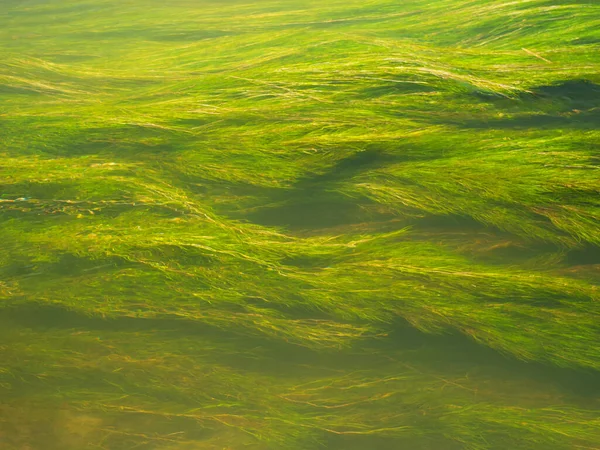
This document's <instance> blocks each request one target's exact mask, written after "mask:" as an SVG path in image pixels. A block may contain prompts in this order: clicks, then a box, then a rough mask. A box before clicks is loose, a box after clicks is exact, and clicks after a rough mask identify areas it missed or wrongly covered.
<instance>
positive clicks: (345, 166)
mask: <svg viewBox="0 0 600 450" xmlns="http://www.w3.org/2000/svg"><path fill="white" fill-rule="evenodd" d="M396 160H397V158H395V157H393V156H391V155H389V154H387V153H385V152H383V151H380V150H365V151H361V152H356V153H354V154H352V155H350V156H348V157H346V158H344V159H341V160H340V161H338V162H337V163H336V164H335V165H334V166H333V167H331V168H330V169H328V170H326V171H325V172H323V173H320V174H316V175H313V176H311V177H306V178H303V179H301V180H299V181H298V182H297V183H296V184H295V185H294V186H292V188H291V189H285V190H277V191H273V193H272V195H271V196H270V198H269V200H268V202H267V204H268V206H265V207H260V208H257V209H256V210H254V211H252V212H251V213H249V214H248V215H246V216H245V217H243V218H244V219H246V220H249V221H250V222H254V223H257V224H260V225H267V226H284V227H286V228H288V229H291V230H296V229H302V228H327V227H334V226H337V225H346V224H351V223H360V222H366V221H369V220H385V219H391V218H392V217H393V216H392V215H391V214H386V213H382V212H378V211H376V210H374V209H373V208H372V207H374V206H375V204H374V203H372V202H370V201H368V200H366V199H361V200H357V199H353V198H350V197H348V196H346V195H344V194H342V193H340V192H338V191H337V190H336V188H337V186H339V184H340V183H342V182H344V181H346V180H349V179H351V178H352V177H354V176H356V175H358V174H359V173H361V172H363V171H366V170H372V169H375V168H378V167H382V166H384V165H386V164H388V163H390V162H393V161H396ZM369 207H371V208H369Z"/></svg>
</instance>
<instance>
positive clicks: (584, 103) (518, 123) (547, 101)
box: [457, 80, 600, 129]
mask: <svg viewBox="0 0 600 450" xmlns="http://www.w3.org/2000/svg"><path fill="white" fill-rule="evenodd" d="M487 101H491V102H492V103H494V104H496V105H497V106H498V108H500V110H503V111H506V112H507V113H508V117H506V118H492V119H488V120H466V121H464V122H460V123H457V125H462V126H466V127H470V128H538V129H545V128H576V129H598V128H600V85H598V84H596V83H593V82H591V81H588V80H568V81H564V82H561V83H557V84H553V85H546V86H538V87H536V88H532V89H530V91H529V92H526V93H523V94H521V95H520V96H519V97H518V98H517V99H516V100H514V99H504V98H498V99H492V98H488V99H487ZM515 102H518V103H515ZM516 106H518V109H517V112H516V113H513V111H512V110H513V109H514V108H515V107H516Z"/></svg>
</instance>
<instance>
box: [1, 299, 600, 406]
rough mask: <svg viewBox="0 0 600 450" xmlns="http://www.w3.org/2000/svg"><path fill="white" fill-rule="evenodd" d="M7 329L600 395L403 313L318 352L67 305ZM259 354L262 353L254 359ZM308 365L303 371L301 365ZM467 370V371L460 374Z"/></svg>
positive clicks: (577, 378)
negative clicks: (410, 368)
mask: <svg viewBox="0 0 600 450" xmlns="http://www.w3.org/2000/svg"><path fill="white" fill-rule="evenodd" d="M0 323H2V324H3V328H5V329H9V328H10V327H25V328H30V329H34V330H36V331H39V332H42V333H43V332H44V331H45V330H70V331H73V332H78V331H86V332H91V333H94V332H98V333H100V332H104V331H106V332H113V333H114V332H126V333H136V332H150V333H152V334H154V335H156V337H157V338H158V339H161V336H162V337H163V338H165V339H181V338H190V339H198V338H202V339H204V340H208V341H211V340H213V341H214V342H217V343H219V344H224V345H227V344H231V345H232V346H233V347H234V348H235V352H234V353H231V354H227V353H221V354H215V353H214V352H213V353H212V354H211V357H213V358H215V359H217V360H219V361H220V362H221V363H224V364H227V365H229V366H231V367H237V368H238V369H241V370H245V371H256V372H267V373H268V372H273V373H277V374H279V375H281V374H283V373H286V371H288V370H289V371H290V373H298V371H299V370H307V371H308V373H310V374H312V375H314V373H315V371H318V370H325V371H328V370H331V371H334V372H335V371H337V370H339V369H350V370H361V369H365V368H367V367H369V368H372V367H377V366H381V365H386V364H388V363H389V361H390V355H392V356H393V355H401V358H405V357H406V355H408V354H410V355H411V356H410V361H411V362H412V363H413V364H419V366H420V367H429V368H431V370H433V371H434V372H438V371H439V372H441V373H449V371H450V372H452V371H457V370H458V371H459V372H460V371H464V370H473V371H474V372H477V371H479V370H483V371H484V372H486V373H487V372H489V373H492V372H493V373H494V374H495V376H498V377H501V378H502V377H504V378H506V379H511V378H514V377H515V376H517V379H521V380H524V379H529V380H535V381H536V382H542V383H546V384H548V385H553V386H555V387H556V388H557V389H559V390H560V391H562V392H563V393H565V394H567V395H569V396H573V397H577V398H581V399H586V398H594V397H595V396H598V395H600V373H598V372H594V371H591V370H585V369H579V370H576V369H568V368H559V367H556V366H551V365H546V364H543V363H539V362H524V361H520V360H517V359H514V358H513V357H511V356H505V355H503V354H501V353H499V352H497V351H495V350H493V349H491V348H489V347H486V346H483V345H480V344H478V343H477V342H475V341H474V340H472V339H470V338H468V337H467V336H464V335H462V334H459V333H445V334H429V333H423V332H421V331H419V330H418V329H416V328H414V327H412V326H411V325H410V324H408V323H407V322H406V321H405V320H404V319H398V320H397V321H396V322H395V323H394V324H392V325H391V327H390V332H389V333H388V335H387V337H385V338H376V339H365V340H364V341H363V342H362V343H359V344H357V345H355V346H354V347H353V349H352V350H351V351H347V352H339V351H338V350H336V349H330V350H313V349H309V348H305V347H300V346H296V345H293V344H290V343H287V342H285V341H283V340H281V339H269V338H266V337H261V336H248V335H240V334H235V333H232V332H230V331H227V330H223V329H220V328H217V327H213V326H210V325H207V324H199V323H197V322H194V321H191V320H185V319H168V318H161V319H146V318H134V317H119V318H110V319H108V318H102V317H99V316H90V315H83V314H80V313H77V312H75V311H71V310H67V309H65V308H63V307H58V306H48V305H40V304H26V305H21V306H18V307H12V308H6V309H3V310H1V311H0ZM257 352H258V353H259V354H260V355H261V357H260V358H256V354H257ZM301 367H303V369H300V368H301ZM463 375H464V373H463Z"/></svg>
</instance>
